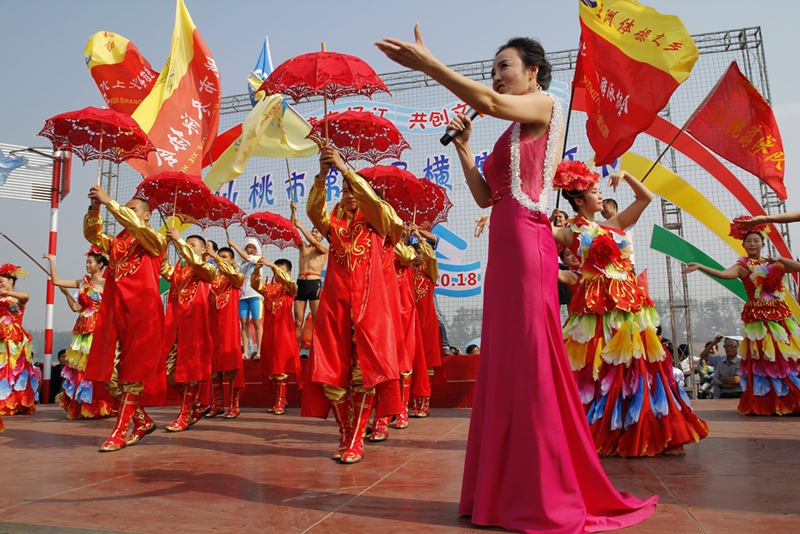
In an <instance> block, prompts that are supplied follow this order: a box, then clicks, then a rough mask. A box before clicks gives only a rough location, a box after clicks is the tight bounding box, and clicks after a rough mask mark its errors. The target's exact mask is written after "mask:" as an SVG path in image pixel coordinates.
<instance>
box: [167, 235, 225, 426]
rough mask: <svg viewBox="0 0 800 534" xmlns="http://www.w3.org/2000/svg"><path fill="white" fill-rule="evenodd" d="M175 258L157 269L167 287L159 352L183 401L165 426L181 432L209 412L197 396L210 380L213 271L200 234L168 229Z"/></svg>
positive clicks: (204, 241) (168, 377)
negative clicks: (165, 309) (159, 270)
mask: <svg viewBox="0 0 800 534" xmlns="http://www.w3.org/2000/svg"><path fill="white" fill-rule="evenodd" d="M167 238H168V239H169V240H170V241H171V242H172V244H173V245H175V250H177V251H178V255H179V256H180V259H179V260H178V262H177V263H176V264H175V265H174V266H172V265H170V264H168V263H167V262H166V261H165V262H164V263H163V264H162V266H161V267H162V269H161V276H162V277H163V278H164V279H165V280H167V281H168V282H169V283H170V288H169V297H168V299H167V316H166V323H165V336H164V344H163V345H162V347H163V351H164V353H165V354H167V383H168V384H169V385H170V386H172V387H173V388H174V389H175V390H176V391H178V392H179V393H180V394H181V396H182V397H183V402H182V404H181V411H180V413H179V414H178V417H177V418H176V419H175V421H173V422H172V424H170V425H169V426H167V430H169V431H170V432H182V431H183V430H186V429H187V428H189V427H190V426H191V425H193V424H194V423H196V422H197V421H198V420H199V419H200V418H201V417H203V415H205V413H206V412H208V410H209V407H208V406H206V405H205V404H203V403H201V402H200V400H199V399H198V397H197V391H198V389H199V386H200V382H205V381H207V380H209V378H210V377H211V352H212V350H211V349H212V347H213V346H214V343H213V342H212V340H211V324H210V323H211V321H210V316H211V310H210V308H211V303H210V300H209V293H210V291H211V282H213V281H214V277H215V275H216V270H215V269H214V266H213V265H211V264H210V263H207V262H206V261H205V260H203V252H204V251H205V247H206V240H205V239H203V238H202V237H201V236H199V235H193V236H189V238H187V240H186V241H184V240H183V239H181V234H180V232H179V231H178V229H177V228H170V229H169V230H167Z"/></svg>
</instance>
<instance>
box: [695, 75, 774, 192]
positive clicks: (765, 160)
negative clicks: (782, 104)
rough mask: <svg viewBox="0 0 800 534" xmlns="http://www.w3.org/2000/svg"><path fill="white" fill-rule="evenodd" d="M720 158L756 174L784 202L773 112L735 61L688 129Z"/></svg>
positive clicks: (698, 110) (701, 106)
mask: <svg viewBox="0 0 800 534" xmlns="http://www.w3.org/2000/svg"><path fill="white" fill-rule="evenodd" d="M685 130H686V131H687V132H689V133H690V134H692V136H693V137H694V138H695V139H697V140H698V141H700V142H701V143H703V144H704V145H705V146H706V147H708V148H709V149H710V150H712V151H714V152H715V153H717V154H718V155H719V156H721V157H723V158H725V159H726V160H728V161H730V162H731V163H733V164H734V165H738V166H739V167H741V168H742V169H744V170H746V171H748V172H750V173H752V174H754V175H756V176H757V177H758V178H759V179H760V180H762V181H763V182H764V183H765V184H767V185H768V186H769V187H770V188H771V189H772V190H773V191H775V193H776V194H777V195H778V197H780V199H781V200H786V187H785V186H784V185H783V175H784V170H785V169H784V153H783V142H782V141H781V133H780V131H779V130H778V123H777V121H776V120H775V115H774V114H773V113H772V109H771V108H770V107H769V104H768V103H767V101H766V100H764V97H763V96H761V93H759V92H758V89H756V88H755V87H754V86H753V84H752V83H750V80H748V79H747V78H746V77H745V75H744V74H742V73H741V71H740V70H739V67H738V65H737V64H736V62H735V61H734V62H733V63H731V66H730V67H728V70H727V71H725V74H724V75H723V76H722V78H720V79H719V81H718V82H717V85H715V86H714V89H712V90H711V93H709V95H708V96H707V97H706V99H705V100H704V101H703V103H702V104H700V107H699V108H697V111H695V112H694V115H692V117H691V118H690V119H689V122H688V124H687V126H686V128H685Z"/></svg>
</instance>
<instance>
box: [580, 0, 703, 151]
mask: <svg viewBox="0 0 800 534" xmlns="http://www.w3.org/2000/svg"><path fill="white" fill-rule="evenodd" d="M579 6H580V7H579V12H580V24H581V42H580V47H579V51H578V62H577V66H576V69H575V78H574V80H573V86H574V87H576V88H584V89H585V90H586V93H587V98H586V102H587V114H588V116H589V117H588V120H587V122H586V133H587V136H588V138H589V143H590V144H591V145H592V148H593V149H594V150H595V152H596V156H595V163H596V164H597V165H605V164H609V163H611V162H612V161H613V160H615V159H616V158H618V157H619V156H620V155H622V154H623V153H624V152H625V151H626V150H627V149H629V148H630V147H631V146H632V145H633V142H634V140H635V139H636V136H637V135H638V134H639V133H641V132H643V131H644V130H646V129H647V128H648V127H649V126H650V125H651V124H652V123H653V121H654V120H655V118H656V115H657V114H658V112H659V111H660V110H662V109H663V108H664V106H666V104H667V102H669V99H670V97H671V96H672V93H673V92H674V91H675V89H677V88H678V85H680V84H681V83H683V82H684V81H685V80H686V79H687V78H688V77H689V73H690V72H691V70H692V66H693V65H694V63H695V62H696V61H697V58H698V57H699V52H698V50H697V47H696V46H695V44H694V42H693V41H692V38H691V37H690V36H689V33H688V32H687V31H686V28H685V27H684V26H683V23H682V22H681V20H680V19H679V18H677V17H674V16H671V15H662V14H660V13H658V12H657V11H655V10H654V9H651V8H649V7H647V6H643V5H642V4H640V3H639V2H636V1H635V0H606V1H597V2H579Z"/></svg>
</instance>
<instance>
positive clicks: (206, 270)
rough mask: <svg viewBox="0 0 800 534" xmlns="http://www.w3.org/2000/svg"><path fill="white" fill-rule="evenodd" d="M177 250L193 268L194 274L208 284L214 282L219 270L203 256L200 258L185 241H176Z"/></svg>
mask: <svg viewBox="0 0 800 534" xmlns="http://www.w3.org/2000/svg"><path fill="white" fill-rule="evenodd" d="M175 249H176V250H177V251H178V254H179V255H180V256H181V258H183V259H184V260H186V263H187V264H189V266H190V267H191V268H192V271H194V274H196V275H197V276H199V277H200V278H202V279H203V280H205V281H206V282H213V281H214V277H215V276H216V275H217V270H216V269H215V268H214V266H213V265H211V264H210V263H208V262H206V261H205V260H203V258H202V256H198V255H197V253H195V251H194V249H193V248H192V247H191V245H189V243H187V242H186V241H184V240H183V239H179V240H177V241H175Z"/></svg>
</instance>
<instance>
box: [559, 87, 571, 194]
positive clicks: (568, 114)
mask: <svg viewBox="0 0 800 534" xmlns="http://www.w3.org/2000/svg"><path fill="white" fill-rule="evenodd" d="M573 100H575V82H574V81H573V83H572V91H571V92H570V94H569V108H568V109H567V124H566V126H564V146H563V147H562V149H561V159H564V155H565V154H566V153H567V139H568V138H569V122H570V119H572V101H573ZM560 204H561V195H560V194H559V195H557V196H556V209H558V207H559V205H560Z"/></svg>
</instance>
